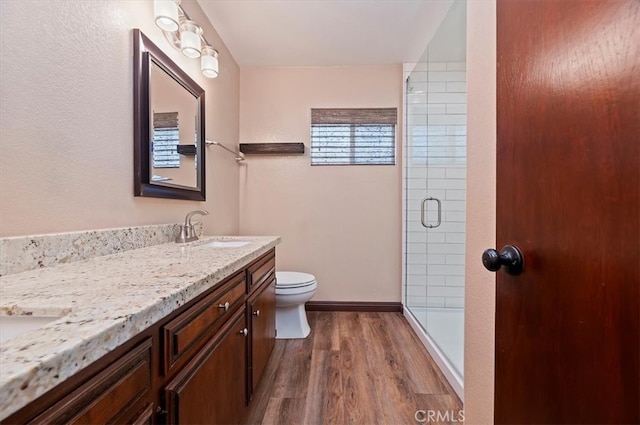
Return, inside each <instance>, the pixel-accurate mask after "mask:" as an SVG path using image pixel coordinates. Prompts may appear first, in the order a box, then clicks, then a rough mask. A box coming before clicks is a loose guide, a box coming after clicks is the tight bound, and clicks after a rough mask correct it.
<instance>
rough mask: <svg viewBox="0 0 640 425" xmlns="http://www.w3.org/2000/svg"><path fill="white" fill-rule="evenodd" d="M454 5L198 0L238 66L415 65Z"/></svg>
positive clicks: (441, 1)
mask: <svg viewBox="0 0 640 425" xmlns="http://www.w3.org/2000/svg"><path fill="white" fill-rule="evenodd" d="M451 2H452V0H198V3H199V4H200V6H201V7H202V10H203V11H204V12H205V14H206V15H207V17H208V18H209V20H210V21H211V23H212V24H213V26H214V27H215V29H216V30H217V31H218V33H219V34H220V37H222V39H223V40H224V42H225V44H226V45H227V48H228V49H229V50H230V51H231V54H232V55H233V57H234V59H235V60H236V62H238V64H239V65H240V66H241V67H242V66H353V65H385V64H394V63H403V62H416V61H417V60H418V59H419V57H420V55H421V54H422V52H423V51H424V49H425V47H426V46H427V44H428V42H429V40H430V39H431V37H432V36H433V34H434V33H435V31H436V29H437V27H438V25H439V24H440V22H441V21H442V19H443V18H444V16H445V15H446V13H447V10H448V9H449V6H450V5H451Z"/></svg>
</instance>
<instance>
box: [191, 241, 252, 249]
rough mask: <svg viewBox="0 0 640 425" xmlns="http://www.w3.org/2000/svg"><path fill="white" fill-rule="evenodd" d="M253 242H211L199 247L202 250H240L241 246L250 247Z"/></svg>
mask: <svg viewBox="0 0 640 425" xmlns="http://www.w3.org/2000/svg"><path fill="white" fill-rule="evenodd" d="M250 243H251V241H211V242H204V243H202V244H200V245H198V247H200V248H240V247H241V246H245V245H249V244H250Z"/></svg>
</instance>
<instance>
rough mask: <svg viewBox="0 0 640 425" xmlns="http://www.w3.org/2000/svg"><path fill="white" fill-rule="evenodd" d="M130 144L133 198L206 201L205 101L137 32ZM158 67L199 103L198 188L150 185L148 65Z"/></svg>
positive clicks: (199, 89)
mask: <svg viewBox="0 0 640 425" xmlns="http://www.w3.org/2000/svg"><path fill="white" fill-rule="evenodd" d="M133 50H134V57H133V132H134V134H133V142H134V155H133V161H134V176H133V180H134V195H135V196H150V197H154V198H171V199H189V200H194V201H204V200H205V194H206V192H205V160H204V158H205V142H206V136H205V113H204V112H205V111H204V105H205V97H204V94H205V93H204V89H202V88H201V87H200V86H199V85H198V84H197V83H196V82H195V81H194V80H193V79H191V77H189V76H188V75H187V74H186V73H185V72H184V71H183V70H182V69H180V67H179V66H178V65H176V64H175V63H174V62H173V61H172V60H171V59H170V58H169V57H168V56H167V55H165V54H164V53H163V52H162V51H161V50H160V49H159V48H158V46H156V45H155V44H154V43H153V42H152V41H151V40H150V39H149V38H148V37H147V36H145V35H144V34H143V33H142V32H141V31H140V30H139V29H134V30H133ZM152 59H153V61H154V63H155V64H157V65H158V66H159V67H161V68H162V69H163V70H164V71H165V72H166V73H167V74H169V76H171V77H172V78H173V79H174V80H175V81H176V82H178V83H179V84H180V85H182V86H183V87H184V88H185V90H187V91H188V92H189V93H191V94H192V95H193V96H194V97H195V98H196V99H197V102H198V105H197V110H198V114H199V116H200V117H199V118H200V119H199V126H198V140H197V143H196V157H197V165H196V170H197V182H198V183H197V187H193V188H190V187H186V186H181V187H172V186H166V185H160V184H154V183H153V182H152V181H151V170H150V158H151V148H152V142H151V139H152V127H151V115H150V114H151V108H150V104H149V99H150V96H149V95H150V93H149V87H150V85H149V80H150V78H149V77H150V75H149V71H150V66H149V65H150V61H151V60H152Z"/></svg>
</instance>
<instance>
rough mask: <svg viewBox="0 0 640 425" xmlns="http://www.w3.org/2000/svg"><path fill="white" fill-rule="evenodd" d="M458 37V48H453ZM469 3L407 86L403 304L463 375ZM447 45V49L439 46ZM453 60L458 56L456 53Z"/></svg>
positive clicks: (460, 5) (459, 6)
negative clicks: (467, 31)
mask: <svg viewBox="0 0 640 425" xmlns="http://www.w3.org/2000/svg"><path fill="white" fill-rule="evenodd" d="M454 30H455V31H459V32H461V34H459V35H460V36H459V37H458V38H457V40H458V42H459V43H462V47H460V46H452V45H451V43H454V42H455V40H456V38H454V37H452V36H451V34H452V33H453V32H455V31H454ZM465 37H466V4H465V3H464V2H454V3H453V5H452V7H451V9H450V10H449V13H448V15H447V17H446V18H445V20H444V21H443V23H442V24H441V26H440V28H439V29H438V32H437V33H436V35H435V36H434V38H433V39H432V41H431V43H430V44H429V46H428V47H427V49H426V50H425V53H424V54H423V56H422V58H421V61H420V62H419V63H417V64H416V65H415V67H414V69H413V71H412V72H411V74H410V75H409V78H408V79H407V84H406V107H405V113H406V116H405V119H406V120H405V124H406V129H405V133H406V139H405V140H406V145H405V165H404V166H405V173H404V175H405V182H404V183H405V184H404V186H405V220H406V223H405V229H406V234H405V285H406V286H405V305H406V307H407V309H408V310H409V312H410V313H411V314H412V315H413V316H414V318H415V319H416V320H417V321H418V322H419V323H420V326H421V327H422V328H423V329H424V331H425V333H426V334H427V335H428V337H429V339H430V341H431V342H433V344H435V345H436V346H437V348H438V350H439V351H440V352H441V353H442V354H443V355H444V357H446V360H447V362H448V364H449V365H450V366H451V367H452V369H453V372H454V374H456V375H457V376H458V377H459V378H460V380H462V375H463V358H464V356H463V349H464V347H463V340H464V262H465V258H464V253H465V219H466V201H465V200H466V63H465V54H464V52H465V51H466V43H465V41H464V39H465ZM443 45H446V48H445V47H443ZM456 53H457V54H456Z"/></svg>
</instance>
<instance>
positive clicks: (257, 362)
mask: <svg viewBox="0 0 640 425" xmlns="http://www.w3.org/2000/svg"><path fill="white" fill-rule="evenodd" d="M272 276H273V277H272V278H271V281H270V282H269V283H267V284H265V285H264V289H261V292H259V293H258V294H257V296H256V297H255V298H253V299H252V300H251V301H249V312H250V314H251V368H250V374H251V375H250V390H251V391H250V394H252V393H253V390H254V389H255V388H256V386H257V385H258V381H260V377H261V376H262V372H263V371H264V368H265V366H266V365H267V362H268V361H269V357H270V356H271V351H272V350H273V346H274V345H275V342H276V281H275V274H274V275H272Z"/></svg>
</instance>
